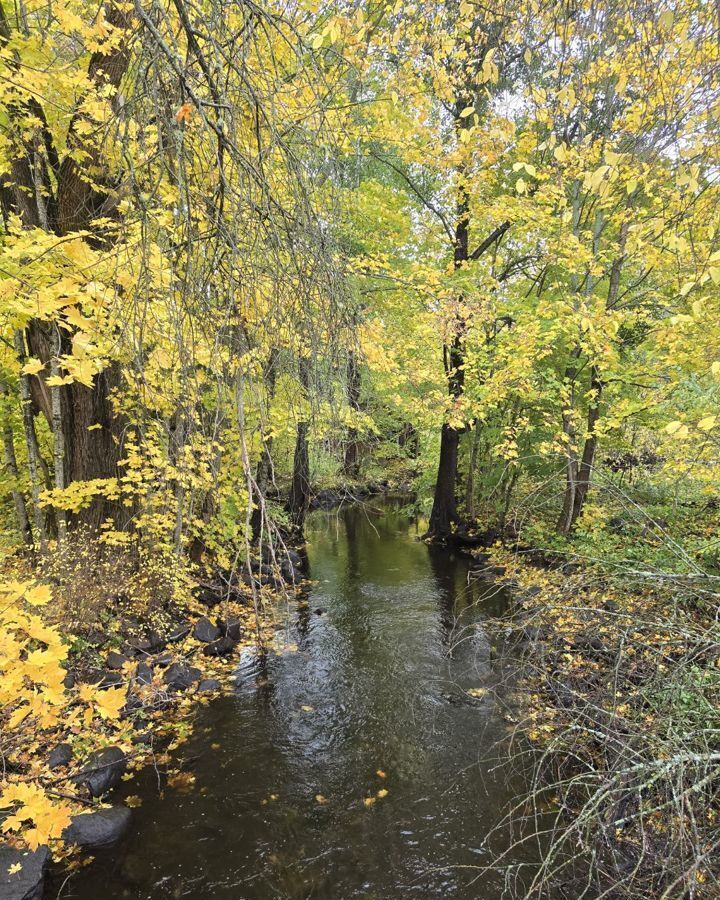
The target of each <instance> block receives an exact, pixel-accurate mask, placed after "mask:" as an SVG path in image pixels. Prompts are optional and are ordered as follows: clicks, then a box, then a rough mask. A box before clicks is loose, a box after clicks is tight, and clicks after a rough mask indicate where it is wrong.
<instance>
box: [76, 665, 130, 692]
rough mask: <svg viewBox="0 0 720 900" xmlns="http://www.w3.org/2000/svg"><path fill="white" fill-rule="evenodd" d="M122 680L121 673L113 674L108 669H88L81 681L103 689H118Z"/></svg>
mask: <svg viewBox="0 0 720 900" xmlns="http://www.w3.org/2000/svg"><path fill="white" fill-rule="evenodd" d="M124 680H125V679H124V678H123V676H122V673H121V672H113V671H111V670H110V669H88V671H87V673H86V674H85V677H84V678H83V681H85V682H87V683H88V684H94V685H95V687H98V688H100V689H101V690H102V689H104V688H111V687H119V686H120V685H121V684H122V683H123V682H124Z"/></svg>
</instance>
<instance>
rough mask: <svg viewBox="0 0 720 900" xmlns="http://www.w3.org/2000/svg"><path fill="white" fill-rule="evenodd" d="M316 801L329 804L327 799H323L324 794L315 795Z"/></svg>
mask: <svg viewBox="0 0 720 900" xmlns="http://www.w3.org/2000/svg"><path fill="white" fill-rule="evenodd" d="M315 799H316V800H317V802H318V803H327V798H326V797H323V795H322V794H315Z"/></svg>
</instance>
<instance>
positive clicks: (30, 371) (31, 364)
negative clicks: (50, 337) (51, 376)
mask: <svg viewBox="0 0 720 900" xmlns="http://www.w3.org/2000/svg"><path fill="white" fill-rule="evenodd" d="M44 368H45V364H44V363H42V362H40V360H39V359H35V357H34V356H32V357H30V358H29V359H28V360H27V362H26V363H25V365H24V366H23V367H22V369H21V371H22V373H23V375H37V373H38V372H42V370H43V369H44Z"/></svg>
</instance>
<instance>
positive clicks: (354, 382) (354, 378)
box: [343, 350, 360, 478]
mask: <svg viewBox="0 0 720 900" xmlns="http://www.w3.org/2000/svg"><path fill="white" fill-rule="evenodd" d="M347 399H348V404H349V406H350V409H352V410H353V412H359V410H360V369H359V368H358V364H357V357H356V355H355V351H354V350H349V351H348V363H347ZM359 472H360V442H359V441H358V430H357V428H355V427H354V426H353V427H351V428H349V429H348V435H347V443H346V445H345V458H344V460H343V474H344V475H346V476H347V477H348V478H357V476H358V474H359Z"/></svg>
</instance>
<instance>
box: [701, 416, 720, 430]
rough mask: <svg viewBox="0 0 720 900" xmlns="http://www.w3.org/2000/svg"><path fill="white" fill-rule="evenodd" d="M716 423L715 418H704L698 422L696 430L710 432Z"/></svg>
mask: <svg viewBox="0 0 720 900" xmlns="http://www.w3.org/2000/svg"><path fill="white" fill-rule="evenodd" d="M716 422H717V416H706V417H705V418H704V419H700V421H699V422H698V428H699V429H700V431H710V430H711V429H713V428H714V427H715V423H716Z"/></svg>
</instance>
